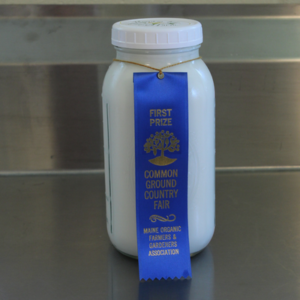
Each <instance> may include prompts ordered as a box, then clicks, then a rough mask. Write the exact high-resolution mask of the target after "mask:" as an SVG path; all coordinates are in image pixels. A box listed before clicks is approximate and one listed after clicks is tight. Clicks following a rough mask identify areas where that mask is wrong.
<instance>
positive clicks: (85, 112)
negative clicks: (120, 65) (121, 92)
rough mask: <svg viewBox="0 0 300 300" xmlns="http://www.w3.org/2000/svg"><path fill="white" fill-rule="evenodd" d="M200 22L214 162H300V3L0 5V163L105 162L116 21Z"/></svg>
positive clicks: (10, 167) (61, 165)
mask: <svg viewBox="0 0 300 300" xmlns="http://www.w3.org/2000/svg"><path fill="white" fill-rule="evenodd" d="M154 16H167V17H184V18H192V19H197V20H199V21H200V22H201V23H202V25H203V30H204V43H203V46H202V47H201V49H200V50H201V51H200V54H201V55H202V56H203V59H204V61H205V62H206V63H207V64H208V66H209V68H210V70H211V72H212V75H213V78H214V81H215V86H216V148H217V152H216V166H217V167H218V168H223V167H227V168H234V167H241V168H248V167H257V166H258V167H268V166H271V167H274V166H281V167H286V166H298V165H299V160H300V155H298V149H299V146H300V134H299V131H300V129H299V128H300V124H299V121H298V120H300V107H299V106H300V104H299V101H298V99H299V94H300V76H299V75H300V5H261V6H259V5H243V6H241V5H229V6H227V5H217V6H213V5H117V6H115V5H98V6H1V7H0V44H1V51H0V171H1V172H16V171H39V170H46V171H60V170H101V169H103V145H102V143H103V142H102V117H101V89H102V82H103V78H104V75H105V72H106V70H107V68H108V66H109V64H110V62H111V60H112V59H113V58H114V56H115V50H114V49H113V47H112V46H111V44H110V30H111V26H112V24H113V23H114V22H116V21H118V20H121V19H126V18H137V17H154Z"/></svg>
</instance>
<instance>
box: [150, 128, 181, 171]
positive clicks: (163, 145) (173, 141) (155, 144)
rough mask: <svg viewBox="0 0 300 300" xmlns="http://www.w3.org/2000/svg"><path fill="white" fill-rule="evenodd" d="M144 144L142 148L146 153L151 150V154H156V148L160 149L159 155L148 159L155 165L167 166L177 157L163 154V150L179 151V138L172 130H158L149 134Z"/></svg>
mask: <svg viewBox="0 0 300 300" xmlns="http://www.w3.org/2000/svg"><path fill="white" fill-rule="evenodd" d="M146 141H147V142H146V143H145V145H144V150H145V151H146V153H150V152H151V151H153V154H154V155H155V156H156V155H157V150H160V156H157V157H155V158H152V159H149V162H150V163H151V164H153V165H156V166H167V165H170V164H172V163H173V162H174V161H176V160H177V158H169V157H167V156H165V151H169V152H174V151H179V148H180V146H179V142H180V141H179V140H178V139H177V138H176V137H175V136H174V133H173V132H169V131H166V132H165V131H164V130H162V131H160V132H155V135H154V134H151V135H150V137H149V138H148V139H147V140H146Z"/></svg>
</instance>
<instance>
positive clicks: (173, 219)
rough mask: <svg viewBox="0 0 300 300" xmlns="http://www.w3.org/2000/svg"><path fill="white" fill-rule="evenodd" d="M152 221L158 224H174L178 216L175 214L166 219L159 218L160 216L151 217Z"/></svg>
mask: <svg viewBox="0 0 300 300" xmlns="http://www.w3.org/2000/svg"><path fill="white" fill-rule="evenodd" d="M170 218H172V219H170ZM149 219H150V221H151V222H153V223H154V222H156V221H161V222H174V221H175V220H176V216H175V215H173V214H171V215H169V216H167V217H166V218H164V217H161V216H159V215H152V216H150V218H149Z"/></svg>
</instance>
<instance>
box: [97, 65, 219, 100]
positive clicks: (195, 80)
mask: <svg viewBox="0 0 300 300" xmlns="http://www.w3.org/2000/svg"><path fill="white" fill-rule="evenodd" d="M164 71H165V72H187V73H188V82H189V86H192V85H195V84H200V83H202V84H201V85H203V86H206V88H207V89H209V90H211V89H214V83H213V78H212V75H211V73H210V71H209V69H208V67H207V65H206V64H205V63H204V62H203V60H195V61H194V62H192V63H187V64H180V65H177V66H174V67H171V68H170V69H165V70H164ZM135 72H153V71H152V70H150V69H147V68H146V67H145V68H142V67H140V66H136V65H134V64H127V63H120V62H113V63H112V64H111V65H110V66H109V69H108V70H107V72H106V74H105V78H104V81H103V89H102V93H103V97H108V96H109V95H111V94H112V93H113V94H114V93H117V92H120V90H123V91H124V92H125V91H126V90H127V89H132V86H133V73H135Z"/></svg>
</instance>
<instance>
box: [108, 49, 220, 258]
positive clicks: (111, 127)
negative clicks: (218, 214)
mask: <svg viewBox="0 0 300 300" xmlns="http://www.w3.org/2000/svg"><path fill="white" fill-rule="evenodd" d="M199 47H200V46H199V45H196V46H191V47H185V48H179V49H178V48H177V49H168V50H161V49H159V50H153V49H151V50H145V49H130V48H118V47H116V50H117V58H118V59H121V60H126V61H134V62H138V63H141V64H145V65H149V66H152V67H155V68H161V67H163V66H167V65H171V64H174V63H178V62H182V61H186V60H190V59H194V58H197V57H199ZM163 71H164V72H187V73H188V89H189V90H188V103H189V165H188V168H189V172H188V227H189V242H190V253H191V254H195V253H197V252H199V251H201V250H202V249H203V248H204V247H206V246H207V244H208V243H209V242H210V240H211V238H212V236H213V233H214V228H215V114H214V113H215V92H214V84H213V80H212V77H211V74H210V72H209V70H208V68H207V66H206V65H205V63H204V62H203V61H202V60H201V59H198V60H194V61H192V62H187V63H184V64H180V65H177V66H173V67H170V68H167V69H165V70H163ZM134 72H155V71H153V70H150V69H148V68H145V67H142V66H137V65H133V64H129V63H123V62H113V63H112V65H111V66H110V67H109V69H108V71H107V74H106V76H105V79H104V84H103V94H102V97H103V130H104V153H105V185H106V215H107V231H108V234H109V237H110V240H111V242H112V243H113V245H114V246H115V247H116V248H117V249H118V250H119V251H121V252H123V253H125V254H127V255H131V256H137V255H138V252H137V234H136V202H135V201H136V199H135V131H134V97H133V73H134Z"/></svg>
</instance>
